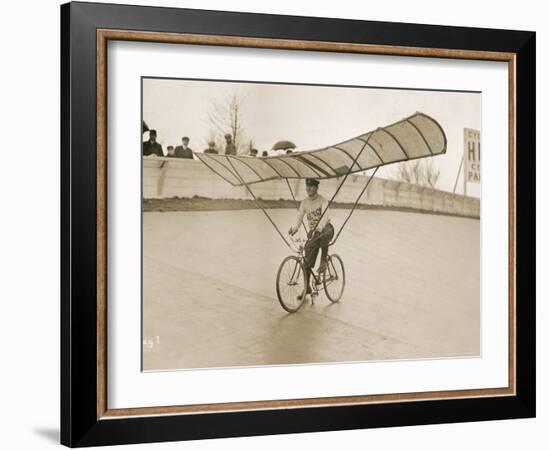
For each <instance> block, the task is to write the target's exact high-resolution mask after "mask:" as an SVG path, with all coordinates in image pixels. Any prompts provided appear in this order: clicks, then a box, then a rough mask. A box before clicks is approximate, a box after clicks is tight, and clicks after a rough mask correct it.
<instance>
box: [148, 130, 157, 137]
mask: <svg viewBox="0 0 550 450" xmlns="http://www.w3.org/2000/svg"><path fill="white" fill-rule="evenodd" d="M151 135H153V136H156V135H157V130H149V136H151Z"/></svg>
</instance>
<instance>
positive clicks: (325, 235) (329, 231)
mask: <svg viewBox="0 0 550 450" xmlns="http://www.w3.org/2000/svg"><path fill="white" fill-rule="evenodd" d="M318 189H319V180H316V179H314V178H308V179H306V193H307V197H306V198H304V199H303V200H302V202H301V203H300V208H299V210H298V214H297V217H296V223H295V224H294V225H293V226H292V227H290V229H289V230H288V233H289V234H290V235H291V236H293V235H294V234H296V233H297V232H298V230H299V229H300V225H301V224H302V220H303V218H304V216H305V217H306V219H307V226H308V240H307V242H306V245H305V268H304V269H305V285H306V286H307V289H306V294H309V293H311V286H310V284H309V280H310V274H311V271H312V270H313V268H314V267H315V262H316V260H317V255H318V253H319V249H321V262H320V263H319V270H318V271H319V273H323V272H324V271H325V270H326V266H327V254H328V245H329V244H330V241H331V240H332V238H333V236H334V228H333V226H332V224H331V223H330V218H329V214H328V213H329V211H328V200H327V199H326V198H325V197H323V196H322V195H321V194H319V193H318V192H317V191H318ZM299 297H301V295H300V296H299Z"/></svg>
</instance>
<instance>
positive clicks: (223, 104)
mask: <svg viewBox="0 0 550 450" xmlns="http://www.w3.org/2000/svg"><path fill="white" fill-rule="evenodd" d="M245 103H246V98H245V96H244V95H243V94H242V93H240V92H237V91H234V92H233V93H231V94H228V95H226V96H225V97H223V98H221V99H219V100H215V101H213V102H212V105H211V107H210V111H209V113H208V121H209V123H210V125H211V127H212V130H211V135H212V133H214V134H215V138H214V139H212V140H214V141H215V142H216V144H218V142H222V140H223V136H224V135H226V134H229V135H231V138H232V139H233V143H234V144H235V147H237V153H240V154H242V153H247V151H248V146H247V143H246V140H247V139H246V134H245V129H244V116H245V114H244V106H245ZM222 148H223V147H222Z"/></svg>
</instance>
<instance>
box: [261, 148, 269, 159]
mask: <svg viewBox="0 0 550 450" xmlns="http://www.w3.org/2000/svg"><path fill="white" fill-rule="evenodd" d="M266 156H269V155H268V154H267V150H264V151H263V152H262V157H263V158H265V157H266Z"/></svg>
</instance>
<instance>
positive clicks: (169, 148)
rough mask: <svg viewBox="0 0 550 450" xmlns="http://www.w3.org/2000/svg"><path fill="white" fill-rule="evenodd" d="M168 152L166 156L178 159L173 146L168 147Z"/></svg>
mask: <svg viewBox="0 0 550 450" xmlns="http://www.w3.org/2000/svg"><path fill="white" fill-rule="evenodd" d="M166 151H167V154H166V156H167V157H168V158H175V157H176V150H175V149H174V146H173V145H169V146H168V147H166Z"/></svg>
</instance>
